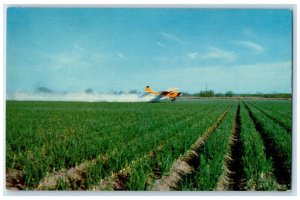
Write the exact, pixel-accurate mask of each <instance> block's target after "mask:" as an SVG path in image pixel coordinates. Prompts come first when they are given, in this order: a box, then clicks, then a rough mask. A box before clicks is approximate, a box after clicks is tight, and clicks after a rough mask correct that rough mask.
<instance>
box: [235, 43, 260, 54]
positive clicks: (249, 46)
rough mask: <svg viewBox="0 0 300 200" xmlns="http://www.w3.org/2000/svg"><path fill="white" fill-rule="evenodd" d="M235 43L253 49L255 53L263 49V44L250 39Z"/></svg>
mask: <svg viewBox="0 0 300 200" xmlns="http://www.w3.org/2000/svg"><path fill="white" fill-rule="evenodd" d="M236 43H237V44H240V45H242V46H244V47H246V48H248V49H251V50H253V51H254V52H255V53H262V52H263V51H264V50H265V48H264V47H263V46H261V45H259V44H257V43H254V42H250V41H237V42H236Z"/></svg>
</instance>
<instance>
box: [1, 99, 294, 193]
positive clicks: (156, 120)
mask: <svg viewBox="0 0 300 200" xmlns="http://www.w3.org/2000/svg"><path fill="white" fill-rule="evenodd" d="M291 165H292V105H291V101H289V100H255V99H201V100H200V99H194V100H179V101H176V102H161V103H105V102H95V103H87V102H25V101H7V102H6V187H7V189H10V190H93V191H94V190H96V191H99V190H129V191H140V190H142V191H145V190H187V191H213V190H222V191H223V190H224V191H228V190H254V191H256V190H259V191H277V190H290V189H291Z"/></svg>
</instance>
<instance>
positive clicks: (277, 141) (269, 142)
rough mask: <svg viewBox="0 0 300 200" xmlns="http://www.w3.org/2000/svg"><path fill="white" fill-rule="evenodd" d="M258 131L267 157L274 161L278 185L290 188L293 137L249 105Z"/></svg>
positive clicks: (274, 171) (247, 107)
mask: <svg viewBox="0 0 300 200" xmlns="http://www.w3.org/2000/svg"><path fill="white" fill-rule="evenodd" d="M245 107H246V109H247V110H248V112H249V115H250V117H251V119H252V120H253V122H254V124H255V127H256V130H257V131H258V132H259V133H260V134H261V137H262V139H263V141H264V147H265V152H266V156H267V157H269V158H270V159H272V165H273V173H274V175H275V177H276V180H277V183H278V184H280V185H285V186H286V187H287V188H290V186H291V185H290V184H291V164H292V163H291V162H292V136H291V134H289V132H287V130H286V129H285V128H283V127H282V126H281V125H279V124H278V123H276V122H275V121H274V120H272V119H270V118H268V116H267V115H265V114H264V113H263V112H261V111H260V110H259V109H257V108H256V107H254V106H251V105H250V104H249V103H246V104H245Z"/></svg>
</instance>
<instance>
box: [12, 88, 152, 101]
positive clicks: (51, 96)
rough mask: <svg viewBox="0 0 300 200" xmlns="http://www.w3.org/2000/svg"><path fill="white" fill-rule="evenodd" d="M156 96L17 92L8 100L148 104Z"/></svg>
mask: <svg viewBox="0 0 300 200" xmlns="http://www.w3.org/2000/svg"><path fill="white" fill-rule="evenodd" d="M153 98H155V96H153V95H145V94H136V93H120V94H116V93H86V92H77V93H75V92H74V93H62V92H52V93H36V92H27V91H16V92H10V93H8V94H7V100H16V101H80V102H148V101H151V100H152V99H153Z"/></svg>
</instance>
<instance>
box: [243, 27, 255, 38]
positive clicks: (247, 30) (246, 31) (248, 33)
mask: <svg viewBox="0 0 300 200" xmlns="http://www.w3.org/2000/svg"><path fill="white" fill-rule="evenodd" d="M243 33H244V34H245V35H246V36H248V37H253V36H254V35H255V33H254V31H253V30H252V28H251V27H248V28H245V29H243Z"/></svg>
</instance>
